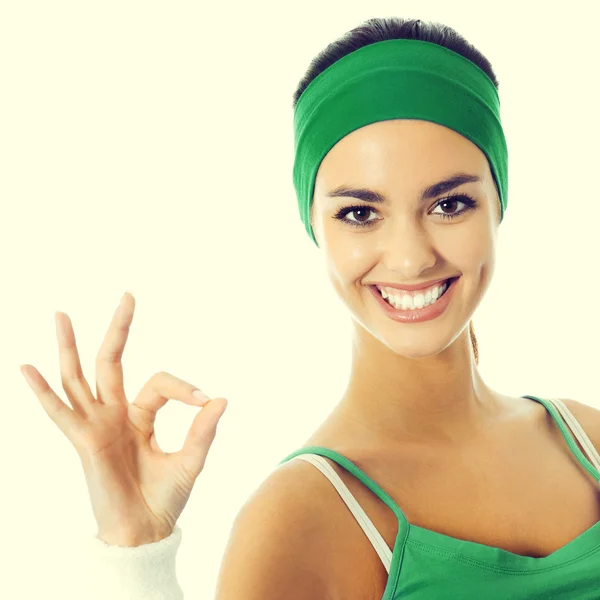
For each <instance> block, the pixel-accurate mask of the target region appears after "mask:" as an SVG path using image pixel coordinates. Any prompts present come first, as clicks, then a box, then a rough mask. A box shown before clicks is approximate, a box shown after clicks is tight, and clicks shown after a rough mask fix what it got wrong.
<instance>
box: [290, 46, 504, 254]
mask: <svg viewBox="0 0 600 600" xmlns="http://www.w3.org/2000/svg"><path fill="white" fill-rule="evenodd" d="M389 119H422V120H425V121H432V122H434V123H438V124H440V125H444V126H445V127H448V128H450V129H453V130H454V131H457V132H458V133H460V134H461V135H463V136H464V137H466V138H468V139H469V140H471V141H472V142H473V143H474V144H476V145H477V146H478V147H479V148H480V149H481V150H482V151H483V152H484V154H485V155H486V157H487V159H488V161H489V163H490V170H491V172H492V175H493V176H494V179H495V182H496V186H497V188H498V195H499V197H500V204H501V207H500V222H502V219H503V217H504V211H505V210H506V201H507V192H508V150H507V147H506V140H505V138H504V132H503V130H502V124H501V122H500V99H499V97H498V92H497V90H496V87H495V86H494V84H493V82H492V80H491V79H490V78H489V77H488V76H487V75H486V74H485V73H484V72H483V71H482V70H481V69H480V68H479V67H478V66H477V65H475V64H474V63H472V62H471V61H469V60H467V59H466V58H464V57H463V56H461V55H460V54H457V53H456V52H453V51H452V50H449V49H448V48H444V47H443V46H439V45H438V44H433V43H431V42H424V41H421V40H404V39H399V40H397V39H394V40H385V41H383V42H376V43H374V44H369V45H368V46H363V47H362V48H360V49H358V50H355V51H354V52H351V53H350V54H347V55H346V56H344V57H343V58H341V59H340V60H338V61H337V62H335V63H334V64H332V65H331V66H330V67H328V68H327V69H325V71H323V72H322V73H319V75H318V76H317V77H315V79H314V80H313V81H311V82H310V84H309V85H308V86H307V88H306V89H305V90H304V92H303V93H302V95H301V96H300V98H299V100H298V102H297V103H296V108H295V110H294V145H295V158H294V171H293V180H294V187H295V188H296V194H297V196H298V206H299V208H300V217H301V219H302V221H303V222H304V226H305V228H306V231H307V232H308V235H309V236H310V237H311V238H312V240H313V242H314V243H315V244H316V245H317V247H318V244H317V240H316V239H315V236H314V233H313V230H312V227H311V225H310V206H311V202H312V197H313V192H314V186H315V179H316V176H317V171H318V169H319V165H320V164H321V161H322V160H323V158H325V155H326V154H327V153H328V152H329V150H331V148H332V147H333V146H334V145H335V144H336V143H337V142H338V141H339V140H341V139H342V138H343V137H344V136H346V135H348V134H349V133H350V132H352V131H354V130H355V129H359V128H360V127H364V126H365V125H368V124H369V123H375V122H377V121H387V120H389Z"/></svg>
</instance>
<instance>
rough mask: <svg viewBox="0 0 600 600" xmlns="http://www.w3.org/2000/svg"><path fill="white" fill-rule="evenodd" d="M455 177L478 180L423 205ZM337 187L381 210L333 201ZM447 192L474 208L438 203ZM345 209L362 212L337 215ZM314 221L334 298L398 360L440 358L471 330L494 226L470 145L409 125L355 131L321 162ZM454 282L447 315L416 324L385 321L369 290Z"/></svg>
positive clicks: (483, 167)
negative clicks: (374, 198) (364, 196)
mask: <svg viewBox="0 0 600 600" xmlns="http://www.w3.org/2000/svg"><path fill="white" fill-rule="evenodd" d="M458 173H460V174H465V175H472V176H474V177H476V178H479V180H478V181H472V182H467V183H462V184H461V185H458V186H457V187H454V188H453V189H451V190H449V191H448V190H446V191H444V192H442V193H437V194H435V195H433V196H431V197H427V198H421V196H422V193H423V191H424V190H425V189H426V188H428V187H430V186H432V185H433V184H436V183H439V182H440V181H442V180H445V179H448V178H450V177H451V176H453V175H456V174H458ZM340 186H344V187H346V188H363V189H368V190H371V191H373V192H377V193H378V194H379V195H381V196H383V197H384V198H385V202H381V203H374V202H367V201H364V200H360V199H358V198H357V197H356V196H353V197H332V196H333V192H334V190H335V189H336V188H338V187H340ZM450 194H465V195H468V196H470V197H471V198H472V200H473V201H474V202H470V201H469V199H468V198H464V197H461V196H457V197H456V198H454V199H452V198H450V199H449V200H448V201H446V202H442V200H444V198H447V197H448V196H449V195H450ZM473 203H474V204H475V205H474V206H472V207H471V206H470V205H471V204H473ZM351 206H358V207H360V210H356V209H355V210H354V211H345V210H344V209H347V208H348V207H351ZM340 209H342V213H340ZM344 212H346V214H345V215H344V214H343V213H344ZM311 215H312V223H313V230H314V232H315V237H316V239H317V242H318V244H319V247H320V249H321V250H322V251H323V255H324V259H325V261H326V268H327V271H328V275H329V277H330V279H331V281H332V283H333V285H334V288H335V290H336V292H337V294H338V295H339V297H340V298H341V300H342V301H343V302H344V303H345V304H346V306H347V307H348V308H349V310H350V312H351V314H352V316H353V318H354V319H356V320H357V321H358V322H360V323H361V324H362V325H363V327H364V328H365V329H366V330H368V331H370V332H371V333H372V334H373V335H374V336H375V337H377V338H379V339H380V340H381V341H382V342H383V343H385V344H386V345H387V346H389V347H390V348H391V349H393V350H394V351H395V352H396V353H398V354H402V355H404V356H407V357H424V356H431V355H434V354H437V353H439V352H440V351H441V350H443V349H444V348H445V347H447V346H448V345H450V344H451V343H452V341H454V339H456V338H457V337H458V336H459V334H460V333H461V332H462V331H463V330H464V329H465V328H466V327H467V326H468V324H469V321H470V320H471V316H472V314H473V312H474V311H475V309H476V307H477V305H478V304H479V302H480V301H481V298H482V297H483V295H484V294H485V292H486V290H487V287H488V285H489V283H490V280H491V277H492V274H493V270H494V258H495V243H496V232H497V227H498V224H499V222H500V208H499V200H498V194H497V191H496V188H495V185H494V180H493V177H492V173H491V171H490V168H489V164H488V161H487V159H486V157H485V155H484V153H483V152H482V151H481V150H480V149H479V148H478V147H477V146H476V145H475V144H473V143H472V142H470V141H469V140H468V139H466V138H465V137H463V136H462V135H460V134H459V133H457V132H455V131H453V130H451V129H448V128H447V127H444V126H442V125H438V124H436V123H432V122H429V121H422V120H411V119H395V120H389V121H380V122H377V123H372V124H370V125H367V126H365V127H362V128H360V129H357V130H355V131H353V132H351V133H350V134H348V135H347V136H346V137H344V138H343V139H341V140H340V141H339V142H338V143H337V144H336V145H335V146H334V147H333V148H332V149H331V150H330V151H329V153H328V154H327V155H326V156H325V158H324V159H323V161H322V163H321V165H320V167H319V170H318V173H317V177H316V181H315V190H314V201H313V205H312V208H311ZM336 215H337V216H338V217H341V218H342V219H345V220H340V219H339V218H335V217H336ZM452 215H455V216H454V217H453V218H448V217H451V216H452ZM362 224H364V226H361V225H362ZM456 276H459V279H458V280H457V281H456V283H455V284H454V286H455V288H454V290H453V293H452V295H451V296H450V297H451V301H450V303H449V305H448V307H447V308H446V310H445V312H444V313H443V314H442V315H441V316H439V317H437V318H435V319H431V320H428V321H423V322H420V323H402V322H397V321H394V320H392V319H390V318H389V317H388V316H387V314H386V312H385V311H384V310H383V309H382V308H381V306H380V305H379V303H378V302H377V299H376V298H375V297H374V295H373V293H372V291H371V289H370V288H369V286H370V285H371V284H372V283H374V282H385V283H397V284H401V285H402V284H415V283H423V282H428V281H433V280H437V279H440V278H448V277H456Z"/></svg>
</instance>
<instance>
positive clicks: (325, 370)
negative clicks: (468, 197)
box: [0, 0, 600, 599]
mask: <svg viewBox="0 0 600 600" xmlns="http://www.w3.org/2000/svg"><path fill="white" fill-rule="evenodd" d="M549 6H550V5H548V4H547V3H545V2H513V3H511V2H496V3H491V4H490V3H481V2H479V1H477V2H464V1H463V2H461V1H455V2H442V1H440V2H425V1H423V0H419V1H413V2H410V1H404V2H397V1H394V2H391V1H377V0H372V1H371V2H369V3H367V2H354V3H353V2H347V1H345V2H324V1H323V0H319V1H314V0H302V2H241V1H238V2H234V3H231V2H229V3H226V2H224V3H216V2H215V3H214V4H213V5H211V4H209V3H206V2H169V3H167V2H150V1H145V2H130V1H123V0H121V1H119V2H114V1H106V0H105V1H104V2H83V1H81V0H78V1H72V2H66V1H64V0H60V1H58V0H56V1H54V2H29V1H26V0H20V1H19V2H5V3H3V5H2V7H1V8H0V57H1V58H0V61H1V63H0V64H1V81H2V83H1V85H2V92H1V93H0V97H1V98H2V100H1V104H2V108H1V110H0V152H1V156H0V165H1V167H0V169H1V170H2V175H1V177H0V201H1V208H2V213H1V220H0V223H1V227H2V231H1V235H0V250H1V256H2V257H3V261H2V267H3V268H2V282H1V283H2V290H1V291H2V294H1V300H0V302H1V304H2V311H1V312H0V327H1V341H2V344H1V347H0V353H1V356H0V369H1V373H0V375H1V381H2V385H3V388H2V397H1V398H0V402H1V406H2V409H3V410H2V412H1V419H0V426H1V431H0V441H1V444H2V448H0V457H1V460H2V475H3V479H2V494H1V498H2V500H1V502H2V512H1V516H2V536H3V545H4V550H5V551H9V553H10V554H9V555H8V556H7V557H5V560H8V563H5V564H4V567H5V568H3V569H2V571H3V575H2V583H1V585H2V586H4V590H5V591H3V592H2V593H1V594H0V595H2V597H6V598H9V597H10V598H27V599H29V598H37V597H42V596H46V597H63V598H66V597H69V593H73V592H71V588H72V589H73V590H75V586H76V584H77V577H78V575H79V573H80V572H81V568H80V566H81V562H80V561H81V560H82V558H81V548H82V544H83V540H84V539H85V538H87V537H89V536H92V535H94V533H95V531H96V528H95V521H94V518H93V514H92V512H91V507H90V505H89V498H88V495H87V488H86V484H85V480H84V477H83V471H82V469H81V466H80V463H79V458H78V456H77V454H76V452H75V450H74V449H73V447H72V446H71V444H70V442H69V441H68V440H67V438H66V437H65V436H64V435H63V434H62V433H61V432H60V430H59V429H58V428H57V427H56V426H55V425H54V424H53V423H52V421H51V420H50V419H49V417H48V416H47V415H46V414H45V412H44V410H43V409H42V407H41V404H40V403H39V401H38V400H37V398H36V396H35V395H34V394H33V392H32V391H31V389H30V388H29V386H28V385H27V383H26V382H25V379H24V378H23V376H22V375H21V373H20V371H19V365H20V364H23V363H30V364H33V365H35V366H36V368H38V369H39V370H40V372H41V373H42V374H43V375H44V377H45V378H46V379H47V380H48V381H49V383H50V384H51V385H52V386H53V388H54V390H55V391H56V392H57V393H58V394H59V395H60V396H61V398H63V400H66V395H65V394H64V391H63V390H62V386H61V383H60V373H59V369H58V352H57V343H56V337H55V323H54V312H55V311H57V310H59V311H64V312H67V313H68V314H69V316H70V317H71V319H72V321H73V324H74V327H75V335H76V338H77V342H78V347H79V352H80V355H81V358H82V364H83V368H84V372H85V373H86V376H87V377H88V381H89V382H90V385H91V387H92V388H93V389H94V387H95V386H94V381H95V380H94V375H95V374H94V362H95V356H96V353H97V351H98V349H99V346H100V342H101V340H102V338H103V336H104V334H105V331H106V328H107V326H108V323H109V319H110V318H111V316H112V314H113V311H114V309H115V308H116V306H117V304H118V302H119V299H120V297H121V295H122V294H123V293H124V292H125V291H126V290H130V291H132V292H133V294H134V296H135V298H136V302H137V307H136V312H135V316H134V320H133V325H132V329H131V332H130V337H129V341H128V343H127V347H126V350H125V354H124V372H125V386H126V391H127V394H128V397H129V398H130V399H131V400H133V399H134V398H135V396H136V395H137V393H138V391H139V389H140V388H141V387H142V385H143V384H144V383H145V381H146V380H147V379H148V378H149V377H150V376H151V375H152V374H154V373H155V372H157V371H162V370H164V371H168V372H171V373H173V374H174V375H176V376H178V377H180V378H182V379H185V380H186V381H189V382H191V383H193V384H195V385H197V386H198V387H200V388H201V389H203V390H204V391H205V392H206V393H207V394H209V395H210V396H213V397H216V396H224V397H226V398H227V399H228V400H229V406H228V408H227V411H226V413H225V415H224V416H223V418H222V420H221V423H220V424H219V427H218V431H217V437H216V440H215V442H214V444H213V447H212V449H211V451H210V453H209V457H208V461H207V464H206V467H205V470H204V471H203V473H202V474H201V475H200V477H199V478H198V481H197V483H196V486H195V488H194V491H193V493H192V496H191V498H190V501H189V503H188V505H187V507H186V508H185V510H184V512H183V514H182V516H181V518H180V519H179V524H180V526H181V527H182V529H183V542H182V546H181V548H180V550H179V553H178V558H177V572H178V579H179V581H180V583H181V586H182V588H183V589H184V591H185V595H186V599H187V598H189V599H192V598H209V597H212V593H213V589H214V584H215V582H216V576H217V572H218V568H219V565H220V561H221V556H222V553H223V550H224V547H225V544H226V541H227V538H228V536H229V531H230V526H231V523H232V521H233V518H234V516H235V515H236V513H237V512H238V510H239V508H240V507H241V505H242V504H243V503H244V502H245V500H246V499H247V498H248V496H249V495H250V493H252V491H253V490H254V489H256V487H258V485H259V484H260V482H261V481H262V480H263V479H264V478H265V477H267V476H268V474H269V473H270V472H271V470H272V469H274V468H275V467H276V465H277V463H278V462H279V461H280V460H281V459H283V457H284V456H286V455H287V454H289V453H290V452H292V451H293V450H295V449H296V448H298V447H299V446H300V445H302V443H303V442H304V440H305V439H307V438H308V437H309V435H310V434H311V433H312V431H313V430H314V429H315V428H316V427H317V426H318V424H320V422H321V421H322V420H323V419H324V418H325V416H326V415H327V414H328V413H329V411H330V410H331V409H332V408H333V406H334V405H335V404H336V402H337V401H338V400H339V398H340V396H341V394H342V392H343V390H344V389H345V385H346V382H347V377H348V374H349V367H350V337H349V333H350V316H349V314H348V313H347V312H346V309H345V307H344V306H343V305H342V304H341V303H340V302H339V301H338V298H337V296H336V295H335V293H334V291H333V288H331V287H330V284H329V281H328V279H327V277H326V274H325V270H324V265H323V262H322V255H321V251H320V250H319V249H318V248H317V247H316V246H315V245H314V244H313V242H312V241H311V240H310V239H309V237H308V236H307V234H306V232H305V230H304V226H303V224H302V222H301V221H300V217H299V214H298V206H297V200H296V196H295V191H294V188H293V185H292V163H293V129H292V116H293V114H292V105H291V103H292V94H293V92H294V90H295V88H296V85H297V83H298V81H299V80H300V78H301V77H302V76H303V74H304V72H305V70H306V68H307V67H308V65H309V63H310V61H311V60H312V58H313V57H314V56H315V55H316V54H317V53H318V52H319V51H320V50H322V49H323V48H324V47H325V46H326V45H327V44H328V43H329V42H331V41H333V40H334V39H335V38H337V37H338V36H340V35H342V34H343V33H344V32H346V31H348V30H350V29H351V28H353V27H355V26H357V25H359V24H360V23H361V22H363V21H364V20H366V19H368V18H371V17H389V16H401V17H411V18H421V19H423V20H433V21H439V22H442V23H445V24H447V25H450V26H452V27H454V28H455V29H456V30H457V31H458V32H459V33H461V34H463V35H464V36H465V37H466V38H467V39H468V40H469V41H470V42H471V43H473V44H474V45H475V46H476V47H477V48H478V49H479V50H480V51H482V52H483V53H484V54H485V55H486V56H487V58H488V59H489V60H490V61H491V63H492V66H493V68H494V70H495V71H496V74H497V76H498V78H499V80H500V98H501V104H502V113H501V115H502V121H503V124H504V128H505V133H506V138H507V142H508V147H509V165H510V166H509V196H508V209H507V212H506V215H505V218H504V221H503V223H502V224H501V226H500V234H499V235H500V240H499V246H498V261H497V267H496V273H495V277H494V280H493V282H492V285H491V287H490V289H489V291H488V293H487V294H486V296H485V298H484V300H483V302H482V304H481V305H480V307H479V309H478V310H477V312H476V314H475V316H474V324H475V331H476V334H477V337H478V340H479V348H480V360H481V362H480V369H481V372H482V374H483V377H484V379H485V380H486V382H487V383H488V384H489V385H490V386H491V387H492V388H494V389H497V390H498V391H500V392H502V393H505V394H513V395H524V394H534V395H538V396H542V397H549V396H552V397H562V398H573V399H576V400H579V401H581V402H584V403H587V404H590V405H593V406H596V407H598V408H600V386H599V385H598V379H597V364H598V358H599V352H598V345H597V340H598V337H599V334H600V318H599V316H598V311H597V306H598V299H597V292H598V287H599V286H598V281H597V277H598V273H599V269H598V260H599V252H598V237H599V234H598V222H599V219H600V212H599V207H598V199H599V192H598V189H599V188H598V171H599V169H598V163H599V159H600V152H599V150H598V148H599V139H600V135H599V134H600V131H599V127H600V125H599V119H598V92H599V89H598V78H597V73H598V59H599V58H600V56H599V51H598V41H597V31H598V30H597V22H598V21H597V17H598V14H597V12H598V8H597V7H598V3H597V2H592V1H589V2H573V1H572V2H569V3H568V5H567V6H568V7H563V8H562V9H561V10H560V11H559V10H554V9H550V8H549ZM197 410H198V409H196V408H193V407H190V406H186V405H183V404H182V403H179V402H175V401H171V402H169V403H168V405H167V406H166V407H164V408H163V409H162V410H161V412H160V413H159V418H158V421H157V436H158V441H159V444H160V445H161V447H162V448H163V449H164V450H165V451H176V450H178V449H179V448H180V447H181V445H182V443H183V439H184V437H185V434H186V432H187V430H188V427H189V425H190V423H191V421H192V418H193V416H194V415H195V414H196V411H197ZM8 565H10V566H9V568H6V567H7V566H8Z"/></svg>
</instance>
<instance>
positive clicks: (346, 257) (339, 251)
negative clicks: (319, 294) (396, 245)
mask: <svg viewBox="0 0 600 600" xmlns="http://www.w3.org/2000/svg"><path fill="white" fill-rule="evenodd" d="M326 256H327V271H328V273H329V278H330V279H331V281H332V282H333V283H334V285H335V286H336V288H338V289H346V290H347V289H348V287H350V286H352V285H354V284H356V285H358V284H359V283H360V281H361V280H362V279H363V278H364V276H365V273H368V272H369V271H370V270H371V269H372V268H373V265H374V263H373V253H372V251H371V252H368V250H367V249H366V248H361V247H360V246H357V245H355V244H342V243H340V244H335V245H332V246H330V247H329V248H327V252H326Z"/></svg>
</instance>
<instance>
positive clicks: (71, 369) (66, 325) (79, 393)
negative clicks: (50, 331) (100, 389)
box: [54, 312, 96, 414]
mask: <svg viewBox="0 0 600 600" xmlns="http://www.w3.org/2000/svg"><path fill="white" fill-rule="evenodd" d="M54 320H55V321H56V339H57V340H58V358H59V363H60V378H61V382H62V386H63V389H64V390H65V393H66V394H67V397H68V398H69V402H70V403H71V406H72V407H73V408H74V409H75V411H76V412H78V413H79V414H85V413H86V412H87V411H86V408H88V407H89V405H90V404H93V403H94V402H95V401H96V399H95V398H94V395H93V394H92V390H91V389H90V386H89V385H88V382H87V381H86V380H85V377H84V376H83V370H82V368H81V361H80V360H79V352H78V351H77V343H76V340H75V332H74V331H73V324H72V323H71V319H70V317H69V316H68V315H67V314H66V313H63V312H57V313H56V314H55V315H54Z"/></svg>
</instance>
